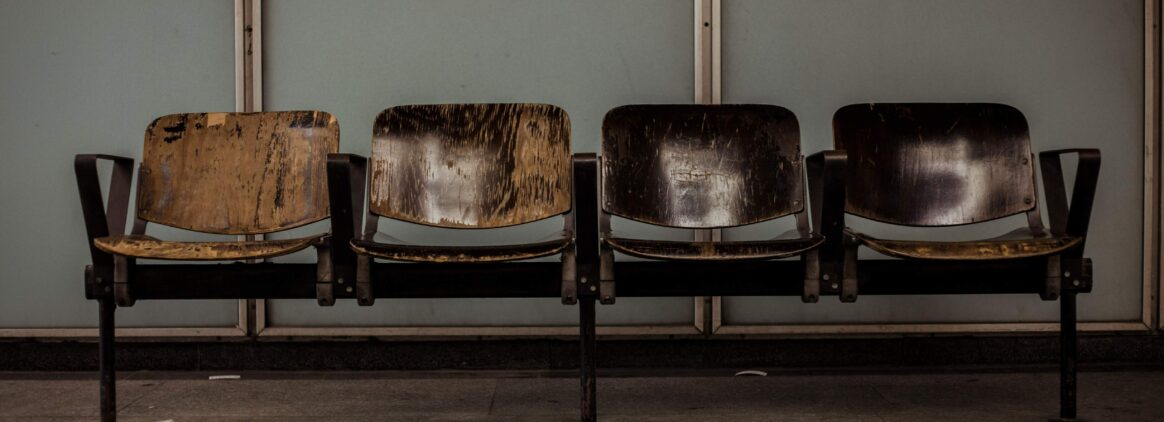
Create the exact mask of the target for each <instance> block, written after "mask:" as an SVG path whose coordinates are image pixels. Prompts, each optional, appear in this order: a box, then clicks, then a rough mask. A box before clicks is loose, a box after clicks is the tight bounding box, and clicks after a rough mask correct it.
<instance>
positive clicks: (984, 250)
mask: <svg viewBox="0 0 1164 422" xmlns="http://www.w3.org/2000/svg"><path fill="white" fill-rule="evenodd" d="M848 233H849V235H851V236H853V237H854V238H856V239H857V240H858V241H860V242H861V244H862V245H865V246H868V247H869V248H870V249H873V250H875V251H877V252H880V253H882V254H885V255H889V256H893V257H897V258H912V259H933V260H966V261H969V260H989V259H1018V258H1031V257H1037V256H1047V255H1055V254H1058V253H1062V252H1063V251H1066V250H1068V249H1071V248H1072V247H1074V246H1075V245H1078V244H1079V242H1080V241H1081V240H1082V239H1080V238H1078V237H1072V236H1052V235H1049V234H1044V235H1036V234H1034V233H1032V232H1031V231H1030V229H1027V228H1022V229H1018V230H1015V231H1014V232H1011V233H1009V234H1007V235H1003V236H1000V237H996V238H991V239H984V240H970V241H957V242H943V241H927V240H894V239H879V238H876V237H873V236H869V235H867V234H862V233H857V232H853V231H848Z"/></svg>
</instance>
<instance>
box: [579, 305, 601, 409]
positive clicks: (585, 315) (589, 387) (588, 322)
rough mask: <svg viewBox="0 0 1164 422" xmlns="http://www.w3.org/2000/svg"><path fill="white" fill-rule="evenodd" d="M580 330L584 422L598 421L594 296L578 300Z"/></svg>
mask: <svg viewBox="0 0 1164 422" xmlns="http://www.w3.org/2000/svg"><path fill="white" fill-rule="evenodd" d="M578 316H579V318H578V319H579V321H578V322H579V324H578V326H579V329H580V331H581V336H580V338H581V342H582V344H581V347H579V349H581V351H582V353H581V355H582V356H581V362H582V364H581V367H580V370H579V372H580V378H581V380H582V420H583V421H586V422H590V421H596V420H598V403H597V402H596V398H597V397H596V396H597V392H598V388H597V383H596V380H595V376H596V371H595V367H596V366H597V361H596V359H595V349H596V343H597V334H596V323H595V319H594V318H595V317H594V296H584V297H580V298H578Z"/></svg>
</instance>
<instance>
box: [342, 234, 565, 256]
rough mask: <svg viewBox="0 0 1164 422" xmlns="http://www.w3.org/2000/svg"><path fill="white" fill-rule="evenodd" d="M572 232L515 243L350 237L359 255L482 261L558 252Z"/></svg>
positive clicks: (353, 247)
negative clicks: (436, 243)
mask: <svg viewBox="0 0 1164 422" xmlns="http://www.w3.org/2000/svg"><path fill="white" fill-rule="evenodd" d="M572 235H573V234H572V233H569V232H562V233H561V234H560V235H558V236H554V237H551V238H549V239H545V240H541V241H538V242H531V243H523V244H518V245H486V246H427V245H411V244H406V243H403V242H400V241H396V240H386V241H379V242H378V241H373V240H364V239H355V240H352V250H354V251H356V253H358V254H361V255H370V256H374V257H377V258H382V259H390V260H394V261H410V262H446V263H469V262H474V263H486V262H506V261H518V260H523V259H532V258H537V257H542V256H549V255H554V254H557V253H561V252H562V251H563V250H565V249H566V247H568V246H569V245H570V242H571V241H572Z"/></svg>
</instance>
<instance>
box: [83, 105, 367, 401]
mask: <svg viewBox="0 0 1164 422" xmlns="http://www.w3.org/2000/svg"><path fill="white" fill-rule="evenodd" d="M338 147H339V126H338V125H337V123H336V119H335V118H334V117H332V115H331V114H328V113H324V112H319V111H287V112H268V113H191V114H173V115H168V116H163V117H160V118H158V119H156V120H154V121H153V122H152V123H151V124H150V125H149V127H148V128H147V129H146V131H145V147H144V150H143V153H142V160H141V166H140V168H139V169H138V172H137V175H138V176H137V201H136V203H135V210H134V211H135V212H134V213H133V225H132V228H131V229H130V230H128V232H127V230H126V220H127V219H128V217H129V216H130V211H129V202H130V201H129V199H130V187H131V186H132V183H133V166H134V160H133V159H131V158H126V157H118V156H112V155H102V154H81V155H77V156H76V158H75V160H74V167H75V171H76V176H77V187H78V191H79V192H80V194H81V209H82V211H83V212H84V216H85V230H86V234H87V243H88V247H89V252H90V256H91V258H92V263H91V264H90V265H89V266H87V267H86V269H85V295H86V297H88V298H90V299H95V300H97V301H98V309H99V316H100V318H99V323H98V327H99V330H98V331H99V334H100V348H99V350H100V367H101V415H102V420H114V419H115V418H116V412H117V406H116V404H117V403H116V382H115V376H114V374H115V368H114V358H113V355H114V353H115V350H116V349H115V332H114V325H115V324H114V311H115V310H116V308H117V307H118V306H132V305H133V304H134V303H135V301H137V300H138V299H256V298H269V297H304V298H306V297H305V296H304V295H303V294H302V292H310V291H313V290H314V291H315V292H316V299H317V300H318V301H319V302H320V303H321V304H330V303H332V302H333V301H334V297H332V295H331V291H330V289H328V288H327V287H329V286H330V284H329V283H330V279H331V278H332V277H333V275H334V274H336V272H337V271H336V266H335V265H333V264H335V263H337V260H333V257H332V254H331V247H330V243H331V242H332V241H333V238H334V236H333V235H330V234H317V235H311V236H305V237H297V238H291V239H258V240H254V239H247V240H239V241H229V240H224V241H183V240H180V239H159V238H157V237H154V236H149V235H147V234H146V228H147V225H148V224H149V223H155V224H160V225H164V226H170V227H174V228H179V229H185V230H190V231H195V232H203V233H211V234H221V235H232V236H238V237H242V236H246V237H247V238H251V237H252V236H254V237H257V236H258V235H266V234H271V233H276V232H281V231H285V230H288V229H292V228H296V227H301V226H304V225H307V224H310V223H313V222H317V221H320V220H323V219H325V218H328V217H329V212H330V207H329V205H330V204H329V196H328V185H327V156H328V154H331V153H335V152H336V151H337V148H338ZM99 161H111V162H112V164H113V171H112V176H111V177H110V179H109V190H108V195H107V196H105V195H102V190H103V189H102V186H101V177H100V176H99V174H98V173H99V172H98V167H99V166H98V162H99ZM350 238H351V237H350V235H349V236H347V237H343V238H341V239H340V240H338V241H339V242H341V244H343V245H346V244H347V242H348V241H349V240H350ZM313 246H314V247H316V248H317V251H318V254H319V261H318V263H316V264H293V263H265V264H262V265H199V264H180V263H179V264H164V265H161V264H139V263H138V262H137V261H138V258H144V259H160V260H177V261H235V260H254V259H261V258H269V257H275V256H280V255H286V254H289V253H292V252H296V251H300V250H303V249H306V248H309V247H313ZM352 261H353V262H351V263H348V262H347V260H345V259H342V258H341V259H339V260H338V263H339V264H340V265H341V266H346V267H344V268H350V267H354V266H355V264H354V260H352ZM343 274H344V273H341V276H342V275H343ZM289 292H295V293H293V294H292V293H289Z"/></svg>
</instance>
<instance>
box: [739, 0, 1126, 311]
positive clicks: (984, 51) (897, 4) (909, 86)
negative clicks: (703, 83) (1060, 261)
mask: <svg viewBox="0 0 1164 422" xmlns="http://www.w3.org/2000/svg"><path fill="white" fill-rule="evenodd" d="M1143 8H1144V7H1143V2H1142V1H1139V0H1120V1H1114V0H1113V1H1088V0H1072V1H1064V0H1043V1H1033V0H1032V1H1011V0H977V1H958V0H941V1H936V0H924V1H923V0H877V1H865V0H849V1H799V0H780V1H772V0H728V1H725V2H724V5H723V101H724V102H725V103H727V102H738V103H750V102H758V103H774V104H780V105H783V106H785V107H788V108H789V109H791V110H792V111H793V112H795V113H796V114H797V116H798V117H799V119H800V129H801V136H802V143H803V146H804V150H805V151H808V152H815V151H819V150H822V149H826V148H829V147H830V146H831V145H832V115H833V112H834V111H836V110H837V109H838V108H840V107H843V106H845V105H848V104H853V103H866V102H905V101H932V102H947V101H948V102H999V103H1006V104H1010V105H1013V106H1015V107H1017V108H1018V109H1019V110H1022V111H1023V113H1024V114H1025V115H1026V117H1027V120H1028V121H1029V123H1030V130H1031V138H1032V141H1031V142H1032V147H1033V149H1034V150H1035V151H1044V150H1049V149H1056V148H1067V147H1097V148H1100V149H1101V150H1102V154H1103V166H1102V169H1101V171H1100V180H1099V192H1098V196H1097V198H1096V204H1095V209H1094V213H1093V215H1092V225H1091V232H1090V236H1089V237H1088V243H1087V255H1088V256H1090V257H1092V258H1093V259H1094V263H1095V289H1094V291H1093V292H1092V293H1091V294H1085V295H1081V296H1080V298H1079V312H1080V318H1081V320H1090V321H1110V320H1138V319H1139V317H1140V303H1141V302H1140V300H1141V290H1140V289H1141V272H1142V270H1141V269H1142V265H1141V261H1142V259H1141V256H1142V253H1141V251H1142V250H1143V247H1142V242H1143V237H1142V232H1143V211H1142V209H1143V155H1142V154H1143V145H1144V142H1143V114H1144V113H1143V95H1144V84H1143V51H1144V47H1143V33H1144V32H1143V31H1144V30H1143ZM1064 165H1065V166H1074V162H1073V161H1071V162H1070V164H1068V163H1064ZM1040 191H1041V187H1040ZM854 220H856V219H855V218H853V217H851V218H850V220H849V221H847V222H848V223H849V225H851V226H853V227H856V228H858V229H861V230H866V231H869V232H872V233H875V234H883V235H885V234H888V235H900V236H903V237H905V238H911V237H912V238H917V236H925V234H924V233H926V232H923V231H920V230H908V229H901V228H892V227H886V226H884V225H880V224H876V223H872V222H866V221H854ZM1024 224H1025V218H1024V217H1012V218H1009V219H1005V220H1003V221H995V222H991V223H986V224H982V225H972V226H964V227H956V228H943V229H941V230H940V232H942V233H943V236H945V237H947V238H951V239H967V238H983V237H991V236H996V235H999V234H1002V233H1005V232H1007V231H1009V230H1010V229H1013V228H1017V227H1021V226H1023V225H1024ZM733 235H736V236H747V235H748V234H747V233H744V234H740V233H734V234H733ZM726 237H729V238H730V237H732V235H727V236H726ZM935 282H941V280H935ZM724 302H725V303H724V310H725V314H724V318H725V320H726V321H727V323H734V324H751V323H811V322H826V321H827V322H890V321H897V322H960V321H1055V320H1057V318H1058V311H1057V310H1058V304H1057V302H1041V301H1039V300H1038V298H1037V297H1036V296H1033V295H1030V296H1025V295H1024V296H1008V297H997V296H992V297H977V296H974V297H966V296H961V297H861V298H860V300H858V303H856V304H840V303H837V301H835V300H822V301H821V303H819V304H816V305H815V306H803V305H801V304H800V303H799V300H798V299H795V298H784V299H776V300H769V299H750V298H729V299H725V300H724Z"/></svg>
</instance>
